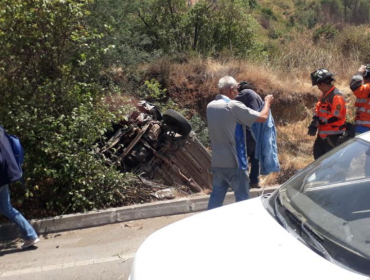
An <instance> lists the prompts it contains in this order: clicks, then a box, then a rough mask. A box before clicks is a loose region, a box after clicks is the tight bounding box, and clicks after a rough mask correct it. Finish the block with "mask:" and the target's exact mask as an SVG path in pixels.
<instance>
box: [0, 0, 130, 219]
mask: <svg viewBox="0 0 370 280" xmlns="http://www.w3.org/2000/svg"><path fill="white" fill-rule="evenodd" d="M90 3H91V1H90V0H79V1H74V0H69V1H57V0H52V1H43V0H35V1H26V2H24V1H19V0H4V1H2V3H1V6H0V7H1V9H0V30H1V31H0V45H1V46H2V47H1V49H0V87H1V89H2V102H1V103H0V122H1V123H2V124H3V125H4V126H5V127H6V128H7V129H8V130H9V131H10V132H12V133H14V134H16V135H18V136H19V137H20V138H21V141H22V144H23V146H24V148H25V151H26V158H25V166H24V171H25V177H26V181H27V184H28V186H29V191H28V195H29V200H30V201H32V203H31V204H32V205H31V206H30V204H29V203H28V205H29V207H31V208H33V209H39V212H40V213H41V212H42V213H44V214H49V215H50V214H61V213H68V212H75V211H85V210H90V209H93V208H104V207H108V206H110V205H117V204H118V203H125V201H124V200H123V198H122V195H119V196H117V195H116V194H117V192H119V193H121V194H123V196H124V194H125V192H126V189H127V188H128V187H127V182H126V178H127V177H126V176H125V175H123V174H120V173H118V172H117V171H116V170H114V169H112V168H110V167H108V166H106V165H105V163H104V159H103V158H102V157H101V156H99V155H98V154H97V153H96V152H95V151H94V146H96V145H97V143H98V141H99V139H103V135H104V133H105V132H106V130H107V128H108V127H110V124H111V122H112V121H114V120H115V119H116V118H117V116H115V115H114V114H112V113H110V112H109V110H108V108H106V107H105V106H103V105H102V101H101V97H102V95H103V93H104V92H105V90H104V88H103V87H102V85H101V84H100V83H99V78H100V71H101V70H102V64H103V61H104V57H105V56H106V55H107V54H108V53H109V52H110V51H111V50H112V46H110V45H105V46H103V45H102V44H101V39H102V38H103V37H104V35H103V33H100V32H98V31H97V30H94V29H93V28H91V27H89V25H87V23H86V18H87V17H88V16H89V14H90V12H89V11H88V9H87V7H88V5H89V4H90ZM107 28H108V27H107ZM5 31H6V32H5ZM14 198H15V199H16V200H18V197H17V196H15V197H14ZM36 213H37V212H36Z"/></svg>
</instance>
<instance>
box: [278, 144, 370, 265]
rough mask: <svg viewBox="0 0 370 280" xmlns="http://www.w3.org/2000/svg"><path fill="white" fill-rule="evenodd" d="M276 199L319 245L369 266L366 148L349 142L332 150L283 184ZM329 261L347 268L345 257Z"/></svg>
mask: <svg viewBox="0 0 370 280" xmlns="http://www.w3.org/2000/svg"><path fill="white" fill-rule="evenodd" d="M278 195H279V201H280V203H281V205H283V206H284V207H286V209H287V210H288V211H290V212H291V213H293V214H294V215H295V216H296V217H297V218H298V219H299V220H300V221H302V222H304V223H305V224H307V225H308V226H309V227H310V228H312V230H314V231H315V232H317V233H318V234H320V236H322V237H324V239H323V240H330V243H331V244H336V245H337V247H340V248H341V249H340V250H341V251H342V252H343V251H346V256H347V255H349V254H348V253H349V252H350V253H351V255H352V257H353V256H354V255H356V257H360V258H361V259H362V261H365V260H366V261H367V262H369V260H370V144H369V143H368V142H366V141H363V140H361V139H353V140H350V141H348V142H346V143H345V144H343V145H341V146H339V147H337V148H335V149H333V150H332V151H330V152H329V153H327V154H326V155H324V156H323V157H321V158H319V159H318V160H317V161H315V162H314V163H312V164H311V165H310V166H308V167H307V168H306V169H304V170H303V171H302V172H300V173H298V174H297V175H296V176H294V177H292V178H291V179H290V180H289V181H288V182H286V183H285V185H284V186H283V187H282V188H280V190H279V194H278ZM327 242H328V243H329V241H327ZM323 243H324V244H323V245H324V246H325V242H323ZM329 253H331V252H329ZM333 255H335V256H337V261H338V262H341V263H344V264H345V265H346V266H347V265H348V261H346V260H343V259H344V258H345V257H344V255H345V254H343V253H341V254H337V253H334V254H333ZM352 257H351V258H352ZM367 265H369V263H367Z"/></svg>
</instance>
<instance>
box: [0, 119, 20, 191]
mask: <svg viewBox="0 0 370 280" xmlns="http://www.w3.org/2000/svg"><path fill="white" fill-rule="evenodd" d="M21 178H22V173H21V172H20V170H19V167H18V164H17V161H16V160H15V157H14V154H13V150H12V147H11V146H10V143H9V140H8V137H6V135H5V130H4V128H3V127H2V126H0V186H3V185H7V184H9V183H12V182H15V181H17V180H20V179H21Z"/></svg>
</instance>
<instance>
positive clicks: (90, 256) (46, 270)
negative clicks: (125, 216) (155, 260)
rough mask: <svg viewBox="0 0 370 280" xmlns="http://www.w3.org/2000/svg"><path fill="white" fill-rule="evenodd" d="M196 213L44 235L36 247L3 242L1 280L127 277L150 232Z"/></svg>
mask: <svg viewBox="0 0 370 280" xmlns="http://www.w3.org/2000/svg"><path fill="white" fill-rule="evenodd" d="M191 215H194V214H184V215H176V216H167V217H158V218H152V219H145V220H137V221H132V222H124V223H118V224H110V225H106V226H100V227H95V228H88V229H83V230H75V231H68V232H61V233H56V234H48V235H45V236H41V237H40V239H41V241H40V243H38V244H37V248H33V249H29V250H22V249H20V245H21V240H14V241H12V242H0V280H16V279H20V280H26V279H27V280H30V279H37V280H54V279H58V280H59V279H63V280H64V279H74V280H81V279H89V280H94V279H96V280H105V279H115V280H118V279H119V280H127V279H128V276H129V273H130V269H131V264H132V261H133V257H134V256H135V252H136V250H137V249H138V248H139V246H140V245H141V244H142V243H143V241H144V240H145V239H146V237H148V236H149V235H150V234H151V233H153V232H155V231H156V230H158V229H160V228H163V227H165V226H166V225H168V224H171V223H174V222H176V221H178V220H181V219H184V218H186V217H188V216H191Z"/></svg>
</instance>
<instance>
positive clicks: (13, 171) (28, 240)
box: [0, 125, 40, 249]
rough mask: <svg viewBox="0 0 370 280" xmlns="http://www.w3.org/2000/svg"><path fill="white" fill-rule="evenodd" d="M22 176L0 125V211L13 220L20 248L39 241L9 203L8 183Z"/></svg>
mask: <svg viewBox="0 0 370 280" xmlns="http://www.w3.org/2000/svg"><path fill="white" fill-rule="evenodd" d="M21 178H22V173H21V171H20V170H19V167H18V165H17V162H16V159H15V157H14V153H13V150H12V147H11V145H10V142H9V140H8V137H7V135H6V132H5V130H4V128H3V127H2V126H1V125H0V213H1V214H2V215H4V216H5V217H7V218H8V219H9V220H10V221H12V222H14V223H15V224H16V225H17V226H18V228H19V231H20V233H21V235H22V237H23V239H24V243H23V245H22V248H23V249H25V248H28V247H31V246H33V245H35V244H36V243H38V242H39V241H40V239H39V238H38V236H37V233H36V231H35V230H34V228H33V227H32V226H31V224H30V223H29V222H28V221H27V220H26V219H25V218H24V217H23V215H22V214H21V213H20V212H19V211H18V210H16V209H15V208H13V206H12V205H11V203H10V194H9V184H10V183H13V182H15V181H17V180H20V179H21Z"/></svg>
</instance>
